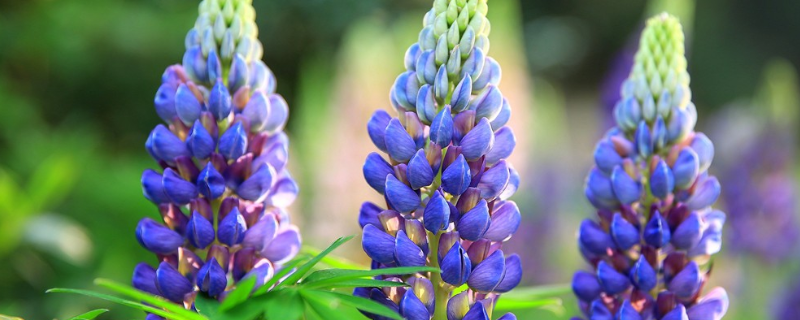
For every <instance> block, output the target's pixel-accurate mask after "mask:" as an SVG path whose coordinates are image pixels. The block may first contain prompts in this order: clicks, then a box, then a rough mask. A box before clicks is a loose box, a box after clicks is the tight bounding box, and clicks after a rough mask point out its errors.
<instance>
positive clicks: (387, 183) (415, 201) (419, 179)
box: [354, 0, 522, 320]
mask: <svg viewBox="0 0 800 320" xmlns="http://www.w3.org/2000/svg"><path fill="white" fill-rule="evenodd" d="M487 10H488V6H487V3H486V0H468V1H467V0H465V1H446V0H436V1H434V4H433V8H432V9H431V10H430V11H429V12H428V13H427V14H426V15H425V18H424V20H423V25H424V28H423V29H422V31H421V32H420V34H419V41H418V42H417V43H415V44H413V45H411V47H410V48H409V49H408V51H407V52H406V56H405V66H406V69H407V70H406V72H404V73H402V74H401V75H400V76H399V77H397V80H396V81H395V84H394V86H393V88H392V90H391V95H390V97H391V102H392V105H393V107H394V110H395V111H396V112H397V115H396V116H392V115H390V114H389V113H387V112H385V111H383V110H379V111H376V112H375V113H374V114H373V116H372V118H371V119H370V121H369V123H368V124H367V131H368V133H369V136H370V138H371V140H372V142H373V143H374V144H375V146H376V147H377V148H378V149H380V150H381V151H383V152H384V153H385V155H381V154H379V153H377V152H376V153H372V154H370V155H369V156H368V157H367V160H366V162H365V163H364V167H363V172H364V177H365V179H366V181H367V183H368V184H369V185H370V186H371V187H372V188H373V189H375V191H377V192H378V193H380V194H382V195H383V196H384V198H385V200H386V202H385V203H383V204H374V203H370V202H366V203H364V205H363V206H362V208H361V213H360V216H359V223H360V225H361V227H362V228H363V242H362V246H363V249H364V251H365V252H366V254H367V255H368V256H369V257H370V258H371V259H372V260H373V267H374V268H385V267H394V266H432V267H435V268H439V269H441V273H431V274H427V273H425V274H416V275H413V276H410V277H409V276H405V277H399V276H398V277H385V279H389V280H394V281H404V282H406V283H407V284H409V285H410V286H411V287H410V288H358V289H356V290H355V293H354V294H356V295H359V296H363V297H369V298H371V299H373V300H375V301H378V302H380V303H383V304H385V305H387V306H389V307H391V308H394V309H396V310H398V311H399V312H400V314H401V315H402V316H404V317H406V318H407V319H437V320H438V319H448V320H458V319H489V316H490V315H491V314H492V311H493V306H494V302H495V301H496V299H497V297H498V295H499V294H500V293H503V292H507V291H509V290H511V289H512V288H514V287H515V286H516V285H517V284H518V283H519V281H520V278H521V272H522V267H521V265H520V259H519V257H518V256H517V255H509V256H506V255H505V254H504V253H503V251H502V249H501V247H502V244H503V242H504V241H506V240H508V239H509V238H510V237H511V235H512V234H513V233H514V232H515V231H516V230H517V228H518V226H519V223H520V212H519V208H518V207H517V205H516V204H515V203H514V202H513V201H510V200H508V198H509V197H510V196H511V195H512V194H514V192H515V191H516V189H517V186H518V184H519V176H518V175H517V172H516V171H515V170H514V168H513V167H512V166H511V164H510V163H508V162H507V161H506V160H505V159H506V158H507V157H508V156H509V155H510V154H511V152H512V151H513V149H514V146H515V138H514V134H513V132H512V130H511V129H510V128H509V127H507V126H505V124H506V122H507V121H508V120H509V117H510V115H511V109H510V107H509V104H508V101H507V100H506V99H505V98H504V97H503V94H502V93H501V92H500V89H498V84H499V82H500V75H501V74H500V66H499V65H498V63H497V62H496V61H495V60H494V59H492V58H491V57H489V56H488V55H487V53H488V51H489V39H488V35H489V29H490V23H489V21H488V20H487V19H486V13H487ZM462 285H466V286H467V287H468V290H466V291H463V292H461V293H459V294H456V295H453V290H454V289H455V288H458V287H460V286H462ZM370 316H371V317H372V318H373V319H379V317H378V316H375V315H370ZM503 319H514V316H513V314H509V315H506V316H505V318H503Z"/></svg>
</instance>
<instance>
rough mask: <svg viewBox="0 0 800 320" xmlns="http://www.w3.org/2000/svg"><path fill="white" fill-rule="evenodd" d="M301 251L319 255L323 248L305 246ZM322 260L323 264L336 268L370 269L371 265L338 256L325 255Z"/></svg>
mask: <svg viewBox="0 0 800 320" xmlns="http://www.w3.org/2000/svg"><path fill="white" fill-rule="evenodd" d="M300 252H302V253H305V254H307V255H309V256H316V255H319V254H320V253H322V250H319V249H317V248H314V247H309V246H303V248H302V249H301V251H300ZM320 262H321V263H323V264H326V265H328V266H329V267H331V268H336V269H368V268H369V266H367V265H363V264H360V263H357V262H354V261H350V260H348V259H345V258H342V257H336V256H328V257H325V258H323V259H322V261H320Z"/></svg>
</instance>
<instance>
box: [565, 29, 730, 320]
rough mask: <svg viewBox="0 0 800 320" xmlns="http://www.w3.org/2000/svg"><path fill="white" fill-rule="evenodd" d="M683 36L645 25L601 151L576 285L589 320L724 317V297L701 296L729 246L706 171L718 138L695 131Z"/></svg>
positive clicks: (716, 293) (590, 181)
mask: <svg viewBox="0 0 800 320" xmlns="http://www.w3.org/2000/svg"><path fill="white" fill-rule="evenodd" d="M683 40H684V38H683V31H682V30H681V25H680V23H679V22H678V20H677V19H676V18H674V17H672V16H669V15H667V14H662V15H659V16H656V17H654V18H651V19H650V20H648V21H647V26H646V27H645V29H644V31H643V32H642V36H641V41H640V44H639V51H638V52H637V54H636V56H635V59H634V61H635V64H634V66H633V68H632V71H631V74H630V76H629V77H628V80H626V81H625V83H624V84H623V85H622V89H621V94H622V98H621V99H620V101H619V102H618V103H617V106H616V108H615V110H614V116H615V119H616V122H617V127H614V128H612V129H611V130H609V131H608V133H606V135H605V136H604V137H603V138H602V139H601V140H600V142H599V143H598V144H597V147H596V150H595V154H594V158H595V164H596V165H595V167H594V168H592V169H591V171H590V173H589V176H588V178H587V181H586V189H585V193H586V197H587V198H588V199H589V201H590V202H591V204H592V205H593V206H594V207H596V208H597V209H598V216H597V219H586V220H584V221H583V223H582V224H581V226H580V229H579V232H578V243H579V245H578V246H579V248H580V252H581V254H582V255H583V256H584V258H585V259H586V260H587V261H588V262H589V263H591V265H592V266H593V267H594V270H593V271H591V272H587V271H578V272H577V273H575V276H574V278H573V283H572V287H573V290H574V292H575V295H576V296H577V297H578V300H579V304H580V307H581V309H582V311H583V312H584V314H585V316H586V317H588V318H590V319H660V320H673V319H684V320H687V319H688V320H717V319H721V318H722V317H723V316H724V314H725V312H726V311H727V308H728V297H727V294H726V293H725V290H724V289H722V288H715V289H713V290H711V291H710V292H709V293H708V294H706V295H705V296H702V293H701V292H702V289H703V287H704V286H705V284H706V282H707V280H708V277H709V273H710V263H709V258H710V256H711V255H712V254H714V253H717V252H718V251H719V250H720V247H721V238H722V224H723V223H724V221H725V214H724V213H722V212H720V211H717V210H713V209H712V208H711V205H712V204H713V203H714V202H715V201H716V199H717V197H718V196H719V194H720V184H719V182H718V181H717V179H716V178H715V177H713V176H711V175H709V174H708V172H707V170H708V168H709V166H710V165H711V160H712V158H713V156H714V147H713V144H712V143H711V141H710V140H709V139H708V138H707V137H706V136H705V135H704V134H702V133H698V132H694V125H695V122H696V120H697V111H696V109H695V106H694V104H692V102H691V91H690V89H689V75H688V73H687V72H686V58H685V57H684V46H683Z"/></svg>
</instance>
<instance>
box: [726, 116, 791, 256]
mask: <svg viewBox="0 0 800 320" xmlns="http://www.w3.org/2000/svg"><path fill="white" fill-rule="evenodd" d="M770 125H771V127H770V128H765V129H764V131H763V132H760V133H759V134H758V135H757V136H756V137H755V138H754V139H753V140H752V141H749V143H747V144H744V145H741V144H737V145H736V147H737V149H736V150H725V151H727V153H726V154H728V155H730V156H735V157H736V159H737V160H738V161H736V162H732V163H729V164H728V166H727V167H726V168H725V170H724V172H725V173H726V175H725V176H724V179H722V182H724V183H725V186H726V193H725V197H724V198H723V203H724V205H725V207H726V208H727V211H728V213H729V216H730V219H729V220H730V227H731V230H730V233H729V235H730V237H729V239H730V242H731V248H733V250H736V251H737V252H743V253H749V254H753V255H755V256H757V257H758V258H759V259H761V260H763V261H765V262H769V263H773V264H775V263H779V262H782V261H785V260H786V259H787V258H791V257H792V256H793V255H794V254H796V253H797V249H798V246H797V242H798V239H800V224H799V223H798V219H797V216H796V213H797V209H798V207H797V201H796V199H797V198H796V194H797V185H796V182H795V181H794V178H793V174H792V171H793V161H794V152H793V148H792V147H791V146H793V145H794V143H795V141H794V140H795V139H794V137H793V135H794V133H793V131H792V130H786V129H784V127H782V126H780V125H778V124H775V123H770ZM782 129H783V130H782ZM765 155H769V156H765Z"/></svg>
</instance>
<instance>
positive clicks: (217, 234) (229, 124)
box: [133, 0, 300, 319]
mask: <svg viewBox="0 0 800 320" xmlns="http://www.w3.org/2000/svg"><path fill="white" fill-rule="evenodd" d="M199 13H200V14H199V17H198V18H197V22H196V23H195V25H194V28H193V29H192V30H190V31H189V33H188V34H187V35H186V53H185V54H184V56H183V64H179V65H173V66H170V67H168V68H167V70H166V71H165V72H164V74H163V76H162V78H161V80H162V84H161V87H159V89H158V92H157V93H156V97H155V109H156V112H157V113H158V115H159V116H160V117H161V118H162V119H163V120H164V122H165V124H163V125H162V124H159V125H158V126H156V127H155V129H153V131H152V133H151V134H150V136H149V138H148V139H147V142H146V144H145V146H146V149H147V151H148V152H149V153H150V154H151V155H152V156H153V158H155V159H156V161H158V163H159V165H160V166H161V168H163V171H162V172H158V171H156V170H150V169H148V170H146V171H145V172H144V174H143V175H142V189H143V191H144V195H145V197H146V198H147V199H149V200H150V201H152V202H153V203H154V204H156V205H157V206H158V209H159V211H160V212H161V216H162V217H163V221H164V223H163V224H162V223H159V222H156V221H154V220H152V219H150V218H144V219H142V220H141V221H140V222H139V225H138V226H137V227H136V238H137V239H138V240H139V243H140V244H141V245H142V246H143V247H144V248H145V249H147V250H149V251H151V252H153V253H155V254H156V255H157V257H158V261H159V263H158V265H156V266H152V265H150V264H147V263H140V264H139V265H138V266H136V268H135V270H134V274H133V285H134V287H136V288H138V289H140V290H143V291H147V292H149V293H152V294H155V295H160V296H163V297H164V298H167V299H169V300H171V301H173V302H175V303H178V304H182V305H184V306H185V307H186V308H192V307H193V300H194V297H195V295H196V294H203V295H207V296H209V297H213V298H217V299H220V300H222V299H224V297H225V296H226V294H227V292H229V291H230V290H231V289H232V288H233V287H235V286H236V283H237V282H238V281H240V280H242V279H243V278H247V277H254V278H256V284H257V285H260V284H263V283H264V282H265V281H266V280H268V279H269V278H271V277H272V275H273V274H274V273H275V271H276V269H279V268H280V267H281V264H282V263H285V262H286V261H288V260H289V259H291V258H292V257H293V256H294V255H295V254H296V253H297V252H298V250H299V247H300V234H299V232H298V229H297V228H296V227H295V226H293V225H291V224H290V223H289V220H288V214H287V212H286V210H285V208H286V207H287V206H289V204H291V203H292V201H294V199H295V196H296V195H297V186H296V184H295V182H294V180H292V177H291V175H289V172H288V171H287V169H286V162H287V156H288V139H287V137H286V135H285V134H284V133H283V132H282V129H283V126H284V124H285V123H286V119H287V116H288V107H287V105H286V102H285V101H284V100H283V98H282V97H281V96H280V95H278V94H276V93H275V78H274V76H273V74H272V72H271V71H270V70H269V68H267V66H266V65H265V64H264V63H263V62H261V55H262V46H261V43H260V42H259V41H258V39H257V35H258V29H257V27H256V24H255V11H254V9H253V7H252V5H251V1H249V0H219V1H218V0H204V1H202V3H201V4H200V8H199ZM151 318H152V319H157V318H158V317H157V316H155V315H150V316H149V318H148V319H151Z"/></svg>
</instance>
